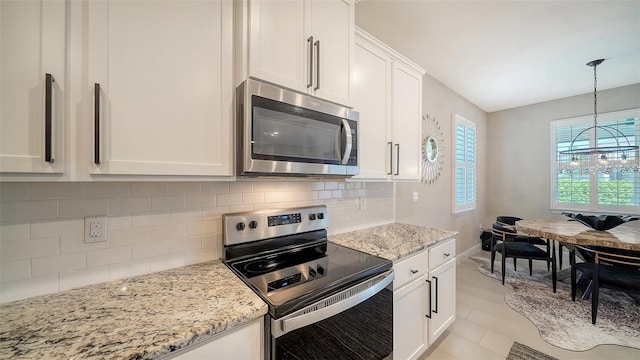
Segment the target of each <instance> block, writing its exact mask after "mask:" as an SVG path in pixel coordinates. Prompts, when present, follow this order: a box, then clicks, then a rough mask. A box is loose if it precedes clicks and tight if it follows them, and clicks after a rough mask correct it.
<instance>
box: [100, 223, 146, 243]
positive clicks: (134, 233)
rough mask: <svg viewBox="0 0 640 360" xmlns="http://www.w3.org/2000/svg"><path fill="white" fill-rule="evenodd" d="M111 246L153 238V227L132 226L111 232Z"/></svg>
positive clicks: (141, 241)
mask: <svg viewBox="0 0 640 360" xmlns="http://www.w3.org/2000/svg"><path fill="white" fill-rule="evenodd" d="M108 235H109V238H108V240H109V243H110V244H111V246H122V245H131V244H139V243H144V242H147V241H150V240H151V228H148V227H144V228H131V229H122V230H114V231H110V232H109V234H108Z"/></svg>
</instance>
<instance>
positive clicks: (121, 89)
mask: <svg viewBox="0 0 640 360" xmlns="http://www.w3.org/2000/svg"><path fill="white" fill-rule="evenodd" d="M86 6H87V7H88V12H87V13H88V19H87V24H88V34H87V44H88V45H87V47H88V49H87V50H88V51H87V56H88V60H87V68H88V72H87V73H88V75H87V77H86V81H84V89H83V99H84V103H85V113H84V114H85V116H86V117H87V118H88V119H87V120H88V121H90V122H91V124H92V126H91V127H90V132H91V135H90V136H91V138H92V140H93V141H92V144H93V146H91V147H90V149H86V150H87V153H88V154H86V155H85V157H86V161H87V162H90V163H92V164H93V165H90V166H89V172H90V173H92V174H124V175H205V176H217V175H225V176H229V175H233V148H232V146H233V129H232V116H233V108H232V104H233V79H232V71H233V64H232V61H231V59H232V42H233V41H232V18H233V15H232V11H233V5H232V2H231V1H213V0H207V1H89V2H87V5H86Z"/></svg>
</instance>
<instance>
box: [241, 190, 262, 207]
mask: <svg viewBox="0 0 640 360" xmlns="http://www.w3.org/2000/svg"><path fill="white" fill-rule="evenodd" d="M242 203H243V204H245V205H251V204H262V203H264V193H263V192H256V193H243V194H242Z"/></svg>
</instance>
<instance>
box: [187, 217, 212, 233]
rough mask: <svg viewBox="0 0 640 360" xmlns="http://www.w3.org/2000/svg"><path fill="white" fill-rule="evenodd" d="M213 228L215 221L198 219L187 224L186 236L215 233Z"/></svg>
mask: <svg viewBox="0 0 640 360" xmlns="http://www.w3.org/2000/svg"><path fill="white" fill-rule="evenodd" d="M215 230H216V224H215V221H199V222H194V223H189V224H187V235H188V236H198V235H206V234H215Z"/></svg>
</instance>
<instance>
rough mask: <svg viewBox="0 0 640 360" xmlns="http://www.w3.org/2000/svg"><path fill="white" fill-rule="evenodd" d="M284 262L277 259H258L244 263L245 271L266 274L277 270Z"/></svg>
mask: <svg viewBox="0 0 640 360" xmlns="http://www.w3.org/2000/svg"><path fill="white" fill-rule="evenodd" d="M280 263H282V262H279V261H276V260H267V259H258V260H254V261H251V262H248V263H246V264H244V273H246V274H264V273H266V272H269V271H272V270H275V268H276V267H277V266H278V264H280Z"/></svg>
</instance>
